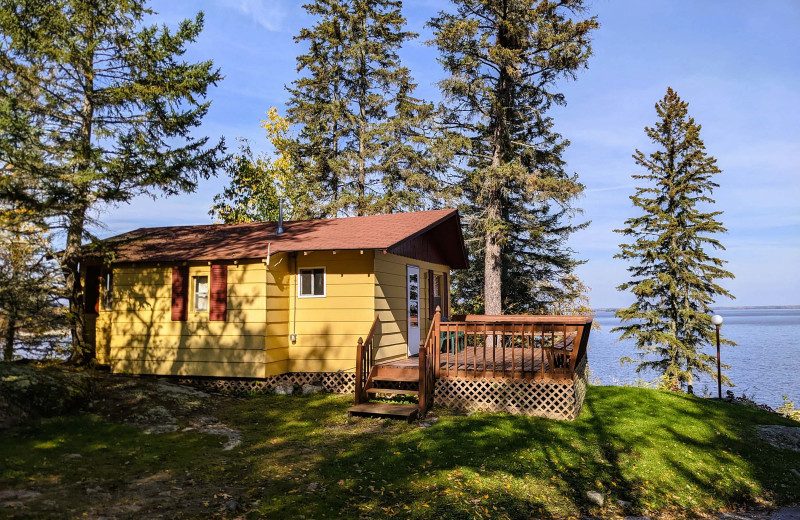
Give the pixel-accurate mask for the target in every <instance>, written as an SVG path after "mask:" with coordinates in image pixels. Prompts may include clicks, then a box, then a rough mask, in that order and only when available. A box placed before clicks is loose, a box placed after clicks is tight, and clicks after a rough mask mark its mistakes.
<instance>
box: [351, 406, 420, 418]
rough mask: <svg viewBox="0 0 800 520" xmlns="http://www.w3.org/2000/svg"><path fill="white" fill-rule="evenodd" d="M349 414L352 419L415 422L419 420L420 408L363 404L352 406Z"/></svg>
mask: <svg viewBox="0 0 800 520" xmlns="http://www.w3.org/2000/svg"><path fill="white" fill-rule="evenodd" d="M347 413H348V414H350V417H384V418H387V419H405V420H407V421H408V422H413V421H414V419H416V418H417V413H419V408H418V407H417V405H415V404H394V403H362V404H357V405H355V406H351V407H350V409H349V410H348V411H347Z"/></svg>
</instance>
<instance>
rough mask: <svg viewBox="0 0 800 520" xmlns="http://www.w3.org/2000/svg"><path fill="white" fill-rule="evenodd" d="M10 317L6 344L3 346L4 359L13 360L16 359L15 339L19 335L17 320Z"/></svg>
mask: <svg viewBox="0 0 800 520" xmlns="http://www.w3.org/2000/svg"><path fill="white" fill-rule="evenodd" d="M7 319H8V324H7V325H8V328H6V337H5V340H6V344H5V345H4V346H3V361H11V360H12V359H14V339H16V337H17V327H16V325H17V324H16V321H15V320H14V319H13V318H7Z"/></svg>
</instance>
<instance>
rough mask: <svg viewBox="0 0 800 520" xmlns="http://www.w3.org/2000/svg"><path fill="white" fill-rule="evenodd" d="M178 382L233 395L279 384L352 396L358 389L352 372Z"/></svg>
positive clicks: (264, 390)
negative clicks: (308, 387) (306, 386)
mask: <svg viewBox="0 0 800 520" xmlns="http://www.w3.org/2000/svg"><path fill="white" fill-rule="evenodd" d="M178 382H180V383H184V384H188V385H192V386H195V387H198V388H200V389H203V390H207V391H210V392H220V393H223V394H233V395H245V394H253V393H260V394H268V393H270V392H272V391H273V390H274V389H275V387H276V386H278V385H280V384H290V385H297V386H303V385H305V384H309V383H310V384H314V385H322V387H323V388H324V389H325V391H326V392H331V393H334V394H352V393H353V392H355V388H356V375H355V373H353V372H290V373H288V374H280V375H277V376H270V377H267V378H264V379H217V378H191V379H190V378H181V379H179V380H178Z"/></svg>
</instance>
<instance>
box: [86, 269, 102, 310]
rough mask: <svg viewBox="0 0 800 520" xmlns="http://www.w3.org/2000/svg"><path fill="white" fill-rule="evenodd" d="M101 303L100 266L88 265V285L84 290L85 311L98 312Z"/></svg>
mask: <svg viewBox="0 0 800 520" xmlns="http://www.w3.org/2000/svg"><path fill="white" fill-rule="evenodd" d="M99 303H100V266H97V265H89V266H86V287H85V288H84V290H83V304H84V311H85V312H86V313H88V314H97V313H98V311H99V310H100V309H99Z"/></svg>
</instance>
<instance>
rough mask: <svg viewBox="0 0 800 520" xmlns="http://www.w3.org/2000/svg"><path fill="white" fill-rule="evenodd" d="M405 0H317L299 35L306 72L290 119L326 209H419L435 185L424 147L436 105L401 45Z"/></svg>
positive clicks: (327, 212) (294, 90)
mask: <svg viewBox="0 0 800 520" xmlns="http://www.w3.org/2000/svg"><path fill="white" fill-rule="evenodd" d="M401 5H402V3H401V2H400V1H399V0H314V2H313V3H310V4H308V5H306V6H304V7H305V9H306V10H307V11H308V12H309V13H310V14H311V15H313V16H315V17H316V20H317V21H316V23H315V25H314V26H313V27H311V28H306V29H303V30H302V31H301V32H300V34H299V35H298V36H297V37H296V38H295V40H296V41H297V42H299V43H300V42H301V43H305V44H307V45H308V52H307V53H306V54H303V55H301V56H299V57H298V58H297V65H298V71H299V72H301V73H302V74H303V76H302V77H301V78H300V79H298V80H297V81H295V82H294V83H293V86H292V87H291V88H289V92H290V93H291V99H290V101H289V109H288V112H287V114H288V119H289V120H290V121H291V122H292V123H293V124H297V125H299V126H300V132H299V135H298V140H297V142H298V146H297V157H298V170H299V171H301V172H302V174H303V176H305V177H307V178H309V179H311V181H312V182H314V183H319V184H320V185H321V186H323V187H324V193H325V197H324V198H323V199H321V200H320V204H319V213H320V215H322V216H336V215H342V214H344V215H350V214H356V215H365V214H371V213H379V212H391V211H397V210H401V209H420V208H422V207H424V205H425V203H426V196H427V195H428V194H429V193H430V192H431V191H433V190H435V189H436V183H435V182H433V180H432V178H431V174H430V172H431V171H432V170H433V169H435V168H436V166H437V165H439V164H441V163H440V162H438V161H436V160H434V159H433V158H435V155H428V154H427V142H428V140H429V139H431V121H432V119H431V117H432V115H433V106H432V105H431V104H429V103H425V102H423V101H422V100H420V99H418V98H416V97H414V89H415V88H416V85H415V84H414V82H413V80H412V78H411V74H410V72H409V70H408V69H407V68H406V67H404V66H402V64H401V63H400V59H399V57H398V54H397V51H398V50H399V49H400V47H401V46H402V44H403V43H404V42H406V41H408V40H410V39H412V38H415V37H416V36H417V35H416V34H414V33H411V32H408V31H406V30H404V26H405V23H406V20H405V18H404V17H403V16H402V14H401Z"/></svg>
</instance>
